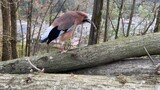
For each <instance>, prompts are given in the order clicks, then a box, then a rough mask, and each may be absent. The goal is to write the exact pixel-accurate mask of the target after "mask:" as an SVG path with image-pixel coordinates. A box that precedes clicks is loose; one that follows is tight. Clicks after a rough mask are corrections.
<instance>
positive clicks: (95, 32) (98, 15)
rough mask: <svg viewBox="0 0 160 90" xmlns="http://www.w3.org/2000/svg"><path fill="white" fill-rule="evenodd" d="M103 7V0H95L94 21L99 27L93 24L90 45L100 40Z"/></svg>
mask: <svg viewBox="0 0 160 90" xmlns="http://www.w3.org/2000/svg"><path fill="white" fill-rule="evenodd" d="M102 8H103V0H94V8H93V14H92V21H93V22H94V23H95V25H96V27H97V29H95V28H94V27H93V25H91V30H90V35H89V41H88V44H89V45H93V44H97V43H98V42H99V38H100V26H101V19H102Z"/></svg>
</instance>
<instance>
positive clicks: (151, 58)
mask: <svg viewBox="0 0 160 90" xmlns="http://www.w3.org/2000/svg"><path fill="white" fill-rule="evenodd" d="M144 50H145V51H146V53H147V54H148V57H149V59H150V60H151V62H152V64H153V65H154V64H155V63H154V60H153V58H152V57H151V55H150V54H149V52H148V50H147V49H146V47H144Z"/></svg>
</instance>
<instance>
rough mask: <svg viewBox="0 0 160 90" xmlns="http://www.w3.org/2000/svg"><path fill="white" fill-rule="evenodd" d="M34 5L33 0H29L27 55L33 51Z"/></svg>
mask: <svg viewBox="0 0 160 90" xmlns="http://www.w3.org/2000/svg"><path fill="white" fill-rule="evenodd" d="M32 6H33V0H31V1H29V2H28V16H27V34H26V49H25V50H26V51H25V56H30V52H31V26H32V25H31V23H32Z"/></svg>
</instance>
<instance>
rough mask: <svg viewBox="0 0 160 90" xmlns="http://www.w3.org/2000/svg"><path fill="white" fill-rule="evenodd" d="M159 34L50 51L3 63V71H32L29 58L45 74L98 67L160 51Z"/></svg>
mask: <svg viewBox="0 0 160 90" xmlns="http://www.w3.org/2000/svg"><path fill="white" fill-rule="evenodd" d="M159 38H160V33H155V34H147V35H144V36H135V37H129V38H123V39H118V40H114V41H108V42H106V43H102V44H97V45H93V46H88V47H83V48H78V49H75V50H71V51H68V52H67V53H64V54H61V53H54V52H51V53H48V54H44V55H41V56H33V57H28V58H27V57H25V58H19V59H16V60H9V61H4V62H0V73H29V72H30V70H31V69H32V68H33V67H32V66H31V65H30V64H29V63H28V61H27V60H26V59H30V60H31V62H32V63H33V64H34V65H36V66H37V67H39V68H41V69H42V68H44V72H46V73H56V72H66V71H71V70H76V69H82V68H88V67H93V66H98V65H102V64H106V63H110V62H113V61H118V60H121V59H124V58H130V57H137V56H144V55H147V54H146V52H145V50H144V48H143V47H144V46H145V47H146V48H147V50H148V52H149V53H150V54H151V55H155V54H160V40H159Z"/></svg>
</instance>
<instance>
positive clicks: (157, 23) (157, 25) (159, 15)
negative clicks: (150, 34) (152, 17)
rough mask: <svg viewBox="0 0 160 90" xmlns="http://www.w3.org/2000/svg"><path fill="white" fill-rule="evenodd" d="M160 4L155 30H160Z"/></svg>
mask: <svg viewBox="0 0 160 90" xmlns="http://www.w3.org/2000/svg"><path fill="white" fill-rule="evenodd" d="M159 24H160V5H159V7H158V14H157V19H156V25H155V28H154V32H159V31H160V25H159Z"/></svg>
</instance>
